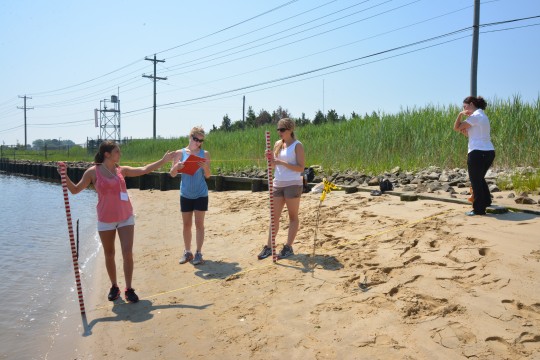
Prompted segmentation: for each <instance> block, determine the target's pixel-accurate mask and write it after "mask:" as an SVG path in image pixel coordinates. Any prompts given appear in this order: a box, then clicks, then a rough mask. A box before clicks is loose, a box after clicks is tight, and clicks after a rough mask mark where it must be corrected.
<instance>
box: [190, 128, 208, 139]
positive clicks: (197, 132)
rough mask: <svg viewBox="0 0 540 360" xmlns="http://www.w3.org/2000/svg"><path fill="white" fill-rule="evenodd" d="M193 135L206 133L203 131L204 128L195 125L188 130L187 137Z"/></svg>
mask: <svg viewBox="0 0 540 360" xmlns="http://www.w3.org/2000/svg"><path fill="white" fill-rule="evenodd" d="M193 135H202V136H206V134H205V133H204V129H203V128H202V126H195V127H194V128H193V129H191V131H190V132H189V137H192V136H193Z"/></svg>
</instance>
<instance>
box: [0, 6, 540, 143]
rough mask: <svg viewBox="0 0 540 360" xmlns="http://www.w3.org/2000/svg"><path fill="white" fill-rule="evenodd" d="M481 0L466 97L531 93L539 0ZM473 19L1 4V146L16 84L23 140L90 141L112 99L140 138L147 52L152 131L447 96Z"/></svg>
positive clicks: (13, 119) (456, 84)
mask: <svg viewBox="0 0 540 360" xmlns="http://www.w3.org/2000/svg"><path fill="white" fill-rule="evenodd" d="M480 3H481V5H480V37H479V52H478V74H477V94H478V95H481V96H483V97H484V98H486V99H487V100H488V103H489V101H490V100H493V99H511V98H513V97H514V96H520V98H521V99H522V100H523V101H525V102H534V101H536V100H537V99H538V98H539V96H540V67H539V66H538V64H539V63H540V46H538V44H539V39H540V17H538V16H540V1H539V0H494V1H481V2H480ZM535 16H536V17H535ZM529 17H535V18H532V19H526V20H518V19H524V18H529ZM473 19H474V0H451V1H449V0H356V1H353V0H266V1H248V0H227V1H218V0H197V1H178V0H155V1H152V2H148V1H139V0H130V1H127V0H117V1H102V0H95V1H91V2H90V1H67V0H48V1H39V0H5V1H2V2H0V52H1V54H2V56H1V57H0V65H1V66H0V71H1V73H2V76H1V79H2V80H1V86H0V144H3V145H15V144H23V145H24V143H25V126H24V113H25V111H24V110H23V109H22V108H23V107H24V98H23V97H24V96H27V98H26V106H27V108H28V109H27V110H26V142H27V144H29V145H31V144H32V142H33V141H34V140H38V139H59V140H61V141H64V140H72V141H73V142H75V143H76V144H81V145H85V144H86V141H87V139H97V138H98V137H100V134H101V128H100V127H96V126H95V125H96V124H95V119H94V109H96V108H98V109H99V108H100V106H101V107H102V106H103V104H107V106H109V108H110V106H111V103H110V100H111V96H112V95H116V96H117V97H118V99H119V100H120V102H119V104H120V137H121V138H152V137H153V132H154V125H153V87H154V84H153V81H152V79H151V78H148V77H143V75H146V76H153V75H154V72H153V66H154V65H153V62H152V61H149V60H146V59H153V57H154V54H155V55H156V59H157V60H164V62H157V63H156V76H157V77H161V78H166V79H163V80H159V81H157V83H156V87H157V95H156V104H157V111H156V128H155V130H156V134H157V136H158V137H162V138H176V137H179V136H186V135H187V134H188V133H189V131H190V129H191V128H192V127H193V126H203V127H204V128H205V129H206V130H207V131H208V130H210V129H212V127H213V126H216V127H219V126H220V125H221V124H222V121H223V117H224V116H225V115H228V116H229V118H230V119H231V120H232V121H236V120H242V117H243V101H244V97H245V109H246V112H247V109H248V107H249V106H251V107H252V109H253V110H254V111H255V113H256V114H258V113H259V112H260V111H261V110H266V111H268V112H270V113H272V111H274V110H276V109H277V108H278V107H280V106H281V107H282V108H283V109H286V110H287V111H288V112H289V114H290V115H291V116H293V117H301V116H302V114H305V116H306V117H307V118H309V119H313V118H314V116H315V113H316V112H317V111H318V110H321V111H323V112H324V113H327V112H328V111H329V110H335V111H336V112H337V113H338V114H339V115H345V116H346V117H350V115H351V113H352V112H356V113H358V114H365V113H368V114H371V113H372V112H374V111H375V112H383V113H396V112H399V111H400V110H401V109H405V108H415V107H416V108H421V107H424V106H428V105H435V106H448V105H457V106H461V102H462V100H463V99H464V98H465V97H466V96H468V95H469V94H470V91H471V58H472V42H473V38H472V33H473V31H472V25H473ZM510 20H518V21H512V22H508V21H510ZM104 100H107V101H106V103H105V102H104ZM449 126H451V124H449ZM108 131H111V130H110V129H109V130H108Z"/></svg>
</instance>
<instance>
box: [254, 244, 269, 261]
mask: <svg viewBox="0 0 540 360" xmlns="http://www.w3.org/2000/svg"><path fill="white" fill-rule="evenodd" d="M269 256H272V249H270V247H268V245H264V247H263V249H262V251H261V253H260V254H259V255H257V259H259V260H262V259H266V258H267V257H269Z"/></svg>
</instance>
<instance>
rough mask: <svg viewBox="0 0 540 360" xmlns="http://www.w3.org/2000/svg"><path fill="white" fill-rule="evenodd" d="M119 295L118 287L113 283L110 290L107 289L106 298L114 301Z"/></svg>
mask: <svg viewBox="0 0 540 360" xmlns="http://www.w3.org/2000/svg"><path fill="white" fill-rule="evenodd" d="M119 296H120V288H119V287H118V286H116V285H113V286H112V287H111V290H109V295H108V296H107V298H108V299H109V301H114V300H116V299H118V297H119Z"/></svg>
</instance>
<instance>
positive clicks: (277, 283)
mask: <svg viewBox="0 0 540 360" xmlns="http://www.w3.org/2000/svg"><path fill="white" fill-rule="evenodd" d="M129 193H130V197H131V199H132V202H133V205H134V209H135V212H136V216H137V217H136V219H137V220H136V221H137V224H136V231H135V274H134V285H133V286H134V288H135V289H136V290H137V293H138V294H139V296H140V298H141V300H140V302H139V303H137V304H126V303H124V301H123V300H117V301H116V302H115V303H114V304H113V303H110V302H108V301H107V298H106V294H107V292H108V288H109V286H110V285H109V282H108V279H107V276H106V273H105V272H104V267H103V265H100V271H101V274H100V275H99V276H98V278H101V281H100V282H99V285H98V286H96V289H95V292H94V294H93V296H92V297H90V298H89V299H88V300H87V318H88V328H87V336H84V337H83V336H81V338H80V341H79V343H78V345H77V354H76V357H77V358H78V359H109V358H110V359H199V358H208V359H466V358H474V359H540V355H539V354H540V300H539V299H540V286H538V282H539V280H538V279H539V276H540V217H539V216H538V215H534V214H527V213H522V212H510V213H506V214H500V215H492V214H490V215H487V216H474V217H466V216H465V215H464V212H465V211H467V210H469V209H470V206H467V205H465V204H454V203H447V202H439V201H432V200H419V201H411V202H404V201H400V198H399V196H392V195H387V194H385V195H383V196H378V197H374V196H370V194H369V193H367V192H357V193H354V194H346V193H345V192H343V191H333V192H331V193H330V194H329V195H328V196H327V198H326V200H325V201H324V202H322V205H321V207H320V215H319V216H320V217H319V225H318V228H317V234H315V230H316V223H317V208H318V207H319V203H320V200H319V199H320V195H319V194H309V193H308V194H304V195H302V201H301V213H300V214H301V224H302V225H301V229H300V231H299V233H298V236H297V240H296V243H295V245H294V251H295V254H296V255H295V256H293V257H291V258H288V259H284V260H280V261H278V262H277V263H273V262H272V259H271V258H268V259H265V260H257V257H256V256H257V254H258V253H259V251H260V249H261V248H262V245H263V244H264V243H265V241H266V236H267V235H266V234H267V231H268V219H269V210H268V194H267V193H266V192H258V193H252V192H247V191H228V192H211V193H210V210H209V211H208V213H207V217H206V241H205V245H204V248H203V253H204V258H205V260H206V262H205V263H204V264H203V265H200V266H196V267H195V266H193V265H192V264H184V265H180V264H178V259H179V258H180V256H181V253H182V251H183V241H182V236H181V234H182V226H181V219H180V214H179V195H178V191H166V192H160V191H140V190H129ZM505 201H506V202H508V201H510V200H509V199H506V198H501V199H496V200H495V203H497V204H502V203H504V202H505ZM529 206H531V208H532V209H534V210H538V209H539V206H538V205H529ZM284 215H286V213H285V214H284ZM282 220H283V219H282ZM286 224H287V222H282V226H281V229H280V232H279V234H278V236H277V239H276V244H277V248H278V250H279V249H280V248H281V245H282V244H283V242H284V241H285V234H286V229H287V226H286ZM315 235H316V236H315ZM315 240H316V241H315ZM101 258H102V255H100V259H101ZM117 259H120V250H119V249H117ZM101 261H102V260H101ZM117 266H118V271H119V279H121V283H120V287H123V286H124V285H125V284H123V277H122V276H123V275H122V274H123V272H122V269H121V262H120V261H118V262H117Z"/></svg>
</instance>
